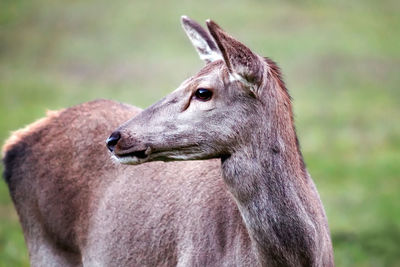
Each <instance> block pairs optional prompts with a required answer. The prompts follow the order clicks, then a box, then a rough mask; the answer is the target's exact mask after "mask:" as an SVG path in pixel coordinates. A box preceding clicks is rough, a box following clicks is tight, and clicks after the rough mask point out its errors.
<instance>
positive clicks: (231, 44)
mask: <svg viewBox="0 0 400 267" xmlns="http://www.w3.org/2000/svg"><path fill="white" fill-rule="evenodd" d="M207 27H208V30H209V31H210V33H211V35H212V37H213V38H214V40H215V41H216V43H217V45H218V47H219V50H220V51H221V54H222V56H223V58H224V61H225V64H226V66H227V67H228V70H229V73H230V75H231V78H232V79H234V80H239V81H241V82H242V83H243V84H244V85H245V86H246V87H248V88H249V89H250V90H251V91H252V92H253V93H255V94H256V95H257V94H258V88H259V87H260V84H261V82H262V79H263V72H264V65H263V63H262V61H261V60H260V58H259V56H257V55H256V54H255V53H253V52H252V51H251V50H250V49H249V48H248V47H247V46H245V45H244V44H242V43H240V42H239V41H237V40H236V39H234V38H233V37H232V36H230V35H228V34H227V33H226V32H225V31H224V30H222V29H221V27H219V26H218V24H216V23H215V22H214V21H212V20H207Z"/></svg>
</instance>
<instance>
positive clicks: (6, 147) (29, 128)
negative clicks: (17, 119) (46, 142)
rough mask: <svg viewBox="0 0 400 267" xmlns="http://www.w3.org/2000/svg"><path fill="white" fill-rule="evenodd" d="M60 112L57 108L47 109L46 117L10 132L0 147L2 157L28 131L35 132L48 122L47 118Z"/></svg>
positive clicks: (26, 134)
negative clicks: (0, 148) (0, 147)
mask: <svg viewBox="0 0 400 267" xmlns="http://www.w3.org/2000/svg"><path fill="white" fill-rule="evenodd" d="M60 112H62V110H58V111H53V110H48V111H47V112H46V117H44V118H41V119H39V120H37V121H35V122H33V123H31V124H29V125H27V126H25V127H24V128H21V129H19V130H16V131H14V132H12V133H11V135H10V137H9V138H8V139H7V141H6V142H5V143H4V145H3V147H2V150H1V152H2V157H4V156H5V154H6V153H7V151H8V150H9V149H10V148H11V147H12V146H13V145H15V144H17V143H18V142H20V141H21V140H23V139H24V137H25V136H28V135H29V134H30V133H32V132H35V131H36V130H37V129H39V128H41V127H43V125H45V124H46V123H48V121H49V120H51V119H52V118H54V117H57V116H58V114H59V113H60Z"/></svg>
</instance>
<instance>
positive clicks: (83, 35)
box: [0, 0, 400, 266]
mask: <svg viewBox="0 0 400 267" xmlns="http://www.w3.org/2000/svg"><path fill="white" fill-rule="evenodd" d="M183 14H186V15H188V16H190V17H192V18H194V19H196V20H198V21H201V22H203V21H204V20H205V19H207V18H212V19H214V20H215V21H217V22H218V23H219V24H220V25H221V26H222V27H223V28H224V29H225V30H227V31H228V32H229V33H231V34H232V35H233V36H235V37H237V38H238V39H239V40H241V41H243V42H244V43H245V44H247V45H248V46H249V47H251V48H252V49H253V50H254V51H256V52H257V53H259V54H260V55H264V56H268V57H271V58H272V59H274V60H275V61H277V62H278V64H279V65H280V66H281V68H282V69H283V73H284V76H285V80H286V82H287V85H288V88H289V90H290V92H291V94H292V96H293V98H294V109H295V114H296V125H297V130H298V134H299V138H300V143H301V145H302V150H303V153H304V156H305V160H306V163H307V166H308V170H309V171H310V173H311V175H312V176H313V178H314V180H315V182H316V184H317V187H318V190H319V192H320V194H321V198H322V200H323V202H324V205H325V208H326V212H327V215H328V218H329V224H330V228H331V232H332V239H333V245H334V250H335V260H336V264H337V266H400V194H399V188H400V180H399V178H400V177H399V176H400V120H399V118H400V91H399V84H400V74H399V70H400V48H399V47H400V19H399V18H400V16H399V14H400V1H397V0H396V1H394V0H393V1H372V0H371V1H368V0H366V1H344V0H339V1H256V0H253V1H211V0H209V1H161V0H160V1H128V0H121V1H105V0H100V1H52V0H36V1H28V0H21V1H17V0H1V1H0V116H1V117H0V140H1V142H4V140H5V139H6V138H7V137H8V136H9V135H10V131H11V130H16V129H18V128H20V127H22V126H24V125H26V124H28V123H30V122H33V121H34V120H36V119H38V118H40V117H43V116H44V114H45V111H46V109H53V110H54V109H60V108H64V107H69V106H72V105H75V104H78V103H81V102H84V101H88V100H92V99H96V98H108V99H115V100H119V101H122V102H126V103H129V104H134V105H137V106H140V107H146V106H148V105H149V104H151V103H152V102H154V101H156V100H157V99H160V98H161V97H162V96H164V95H166V94H168V93H169V92H171V91H172V90H173V89H175V88H176V87H177V86H178V85H179V84H180V82H181V81H183V80H184V79H185V78H187V77H189V76H190V75H192V74H194V73H195V72H196V71H197V70H198V69H200V67H201V66H202V62H201V61H200V60H199V59H198V58H197V54H196V52H195V51H194V49H193V48H192V47H191V45H190V43H189V41H188V40H187V39H186V36H185V35H184V33H183V31H182V30H181V28H180V27H181V26H180V22H179V18H180V16H181V15H183ZM0 168H1V169H2V166H1V167H0ZM27 265H28V254H27V250H26V247H25V244H24V240H23V236H22V233H21V228H20V226H19V224H18V218H17V216H16V214H15V211H14V208H13V205H12V204H11V201H10V198H9V195H8V191H7V188H6V185H5V183H4V181H1V182H0V266H27Z"/></svg>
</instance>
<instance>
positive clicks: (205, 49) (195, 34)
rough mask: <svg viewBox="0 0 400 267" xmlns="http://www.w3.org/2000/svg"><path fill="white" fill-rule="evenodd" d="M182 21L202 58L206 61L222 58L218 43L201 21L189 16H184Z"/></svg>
mask: <svg viewBox="0 0 400 267" xmlns="http://www.w3.org/2000/svg"><path fill="white" fill-rule="evenodd" d="M181 22H182V27H183V29H184V31H185V33H186V35H187V36H188V38H189V40H190V41H191V43H192V44H193V46H194V47H195V49H196V51H197V53H198V54H199V56H200V59H202V60H204V61H205V62H206V63H209V62H213V61H216V60H220V59H222V56H221V52H220V51H219V49H218V46H217V44H216V43H215V42H214V40H213V39H212V38H211V36H210V35H209V34H208V32H207V31H206V30H205V29H204V28H203V27H202V26H201V25H200V24H199V23H197V22H196V21H194V20H192V19H190V18H189V17H187V16H182V17H181Z"/></svg>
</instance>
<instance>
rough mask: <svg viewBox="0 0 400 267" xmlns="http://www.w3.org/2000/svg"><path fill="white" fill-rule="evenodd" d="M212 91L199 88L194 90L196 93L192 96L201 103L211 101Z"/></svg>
mask: <svg viewBox="0 0 400 267" xmlns="http://www.w3.org/2000/svg"><path fill="white" fill-rule="evenodd" d="M212 94H213V93H212V91H211V90H208V89H205V88H199V89H197V90H196V92H195V93H194V96H195V97H196V99H198V100H201V101H208V100H210V99H211V97H212Z"/></svg>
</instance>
